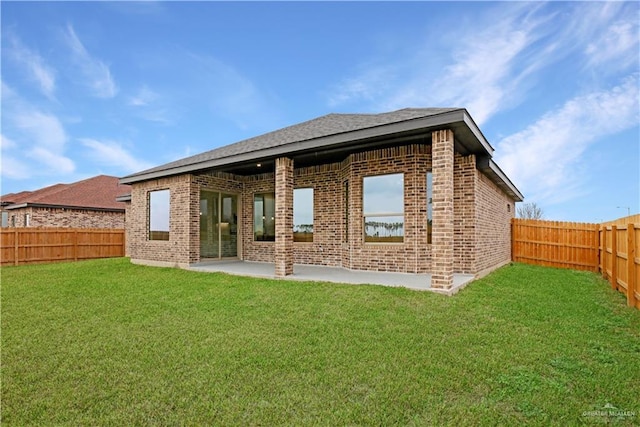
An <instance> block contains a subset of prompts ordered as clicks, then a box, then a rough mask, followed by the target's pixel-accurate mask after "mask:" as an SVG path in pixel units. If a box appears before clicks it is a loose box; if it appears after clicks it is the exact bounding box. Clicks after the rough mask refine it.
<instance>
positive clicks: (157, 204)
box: [149, 190, 169, 240]
mask: <svg viewBox="0 0 640 427" xmlns="http://www.w3.org/2000/svg"><path fill="white" fill-rule="evenodd" d="M149 240H169V190H158V191H150V192H149Z"/></svg>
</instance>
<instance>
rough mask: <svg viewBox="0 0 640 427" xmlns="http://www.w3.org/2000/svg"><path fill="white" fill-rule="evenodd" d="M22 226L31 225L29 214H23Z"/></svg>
mask: <svg viewBox="0 0 640 427" xmlns="http://www.w3.org/2000/svg"><path fill="white" fill-rule="evenodd" d="M24 226H25V227H30V226H31V214H24Z"/></svg>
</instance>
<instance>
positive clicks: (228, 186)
mask: <svg viewBox="0 0 640 427" xmlns="http://www.w3.org/2000/svg"><path fill="white" fill-rule="evenodd" d="M492 154H493V148H492V147H491V145H490V144H489V142H488V141H487V140H486V139H485V137H484V136H483V135H482V132H481V131H480V129H479V128H478V127H477V125H476V124H475V123H474V121H473V119H472V118H471V116H470V115H469V113H468V112H467V111H466V110H465V109H461V108H420V109H403V110H398V111H393V112H389V113H382V114H329V115H326V116H322V117H319V118H316V119H313V120H310V121H307V122H304V123H300V124H297V125H293V126H290V127H287V128H284V129H280V130H276V131H274V132H270V133H267V134H264V135H261V136H257V137H255V138H250V139H247V140H244V141H241V142H238V143H235V144H231V145H227V146H224V147H221V148H218V149H215V150H211V151H208V152H205V153H202V154H198V155H195V156H192V157H188V158H185V159H181V160H178V161H175V162H172V163H168V164H165V165H162V166H159V167H156V168H152V169H148V170H145V171H142V172H139V173H135V174H133V175H129V176H127V177H124V178H122V179H121V180H120V182H121V183H126V184H131V185H132V193H131V207H130V211H129V213H128V215H130V216H129V217H128V219H127V227H126V230H127V241H128V242H129V248H128V250H129V254H130V256H131V259H132V262H136V263H145V264H150V265H167V266H177V267H187V266H189V265H190V264H193V263H197V262H199V261H201V260H203V259H222V258H229V257H230V258H238V259H241V260H246V261H264V262H270V263H274V264H275V274H276V276H286V275H289V274H292V272H293V264H294V263H296V264H314V265H326V266H334V267H343V268H346V269H354V270H374V271H392V272H406V273H431V277H432V283H431V287H432V288H434V289H441V290H447V289H450V288H451V287H452V275H453V273H468V274H474V275H480V274H483V273H484V272H486V271H490V270H491V269H494V268H496V267H498V266H501V265H503V264H505V263H507V262H508V261H509V260H510V220H511V218H512V217H513V215H514V212H515V202H517V201H522V195H521V194H520V192H519V191H518V189H517V188H516V187H515V186H514V185H513V184H512V183H511V181H510V180H509V179H508V178H507V177H506V176H505V174H504V173H503V172H502V171H501V170H500V168H499V167H498V166H497V165H496V164H495V163H494V162H493V160H492V159H491V157H492Z"/></svg>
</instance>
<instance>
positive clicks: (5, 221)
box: [2, 212, 9, 227]
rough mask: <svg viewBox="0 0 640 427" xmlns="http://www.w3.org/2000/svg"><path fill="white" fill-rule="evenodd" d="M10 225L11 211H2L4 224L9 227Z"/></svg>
mask: <svg viewBox="0 0 640 427" xmlns="http://www.w3.org/2000/svg"><path fill="white" fill-rule="evenodd" d="M8 225H9V213H8V212H2V226H3V227H7V226H8Z"/></svg>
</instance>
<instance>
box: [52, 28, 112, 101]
mask: <svg viewBox="0 0 640 427" xmlns="http://www.w3.org/2000/svg"><path fill="white" fill-rule="evenodd" d="M64 35H65V40H66V42H67V44H68V46H69V48H70V49H71V52H72V54H73V59H74V61H75V63H76V65H77V66H78V67H79V69H80V72H81V74H82V75H83V77H84V79H85V82H86V84H87V85H88V86H89V88H90V89H91V91H92V92H93V95H94V96H97V97H98V98H113V97H114V96H116V93H117V92H118V87H117V86H116V83H115V81H114V79H113V77H112V76H111V71H110V70H109V67H108V66H107V65H106V64H105V63H104V62H102V61H100V60H99V59H96V58H94V57H92V56H91V55H90V54H89V52H88V51H87V49H86V48H85V47H84V45H83V44H82V42H81V41H80V39H79V38H78V36H77V35H76V32H75V31H74V29H73V27H72V26H71V25H67V31H66V32H65V34H64Z"/></svg>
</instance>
